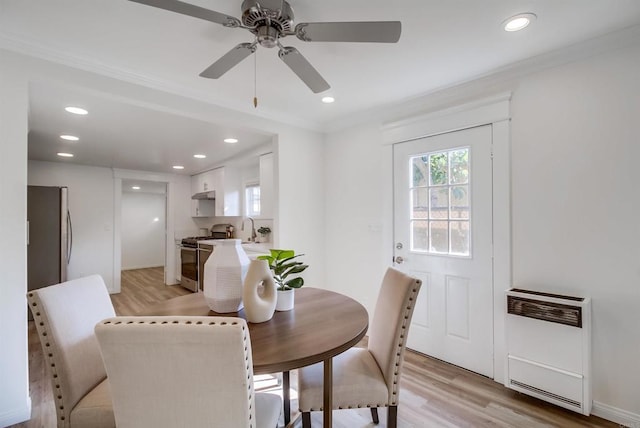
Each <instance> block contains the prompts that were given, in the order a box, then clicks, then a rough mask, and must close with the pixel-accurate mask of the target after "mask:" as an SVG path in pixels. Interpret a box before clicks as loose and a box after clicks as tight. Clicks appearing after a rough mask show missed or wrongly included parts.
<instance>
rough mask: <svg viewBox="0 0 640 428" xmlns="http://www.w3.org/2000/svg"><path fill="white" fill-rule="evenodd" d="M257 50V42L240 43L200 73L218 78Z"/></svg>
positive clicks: (203, 75) (209, 77)
mask: <svg viewBox="0 0 640 428" xmlns="http://www.w3.org/2000/svg"><path fill="white" fill-rule="evenodd" d="M255 51H256V44H255V43H240V44H239V45H238V46H236V47H234V48H233V49H231V50H230V51H229V52H227V53H226V54H224V55H223V56H222V58H220V59H219V60H217V61H216V62H214V63H213V64H211V65H210V66H209V67H208V68H207V69H206V70H204V71H203V72H202V73H200V77H206V78H208V79H217V78H218V77H220V76H222V75H223V74H224V73H226V72H227V71H229V70H231V69H232V68H233V67H235V66H236V65H238V64H239V63H240V61H242V60H243V59H245V58H246V57H248V56H249V55H251V54H252V53H254V52H255Z"/></svg>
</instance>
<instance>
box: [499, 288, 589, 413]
mask: <svg viewBox="0 0 640 428" xmlns="http://www.w3.org/2000/svg"><path fill="white" fill-rule="evenodd" d="M506 333H507V362H506V364H507V376H506V380H505V386H506V387H508V388H511V389H514V390H516V391H519V392H522V393H524V394H528V395H531V396H534V397H537V398H539V399H541V400H545V401H548V402H550V403H553V404H556V405H558V406H562V407H565V408H567V409H570V410H573V411H576V412H579V413H582V414H585V415H588V414H589V413H590V412H591V299H589V298H582V297H570V296H560V295H556V294H548V293H540V292H536V291H529V290H521V289H517V288H513V289H511V290H508V291H507V314H506Z"/></svg>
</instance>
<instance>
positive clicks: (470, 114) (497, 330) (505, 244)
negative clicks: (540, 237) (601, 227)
mask: <svg viewBox="0 0 640 428" xmlns="http://www.w3.org/2000/svg"><path fill="white" fill-rule="evenodd" d="M510 100H511V93H502V94H498V95H496V96H493V97H489V98H483V99H480V100H477V101H474V102H471V103H467V104H464V105H460V106H455V107H451V108H447V109H443V110H439V111H434V112H429V113H426V114H423V115H419V116H414V117H410V118H405V119H401V120H398V121H395V122H389V123H385V124H384V125H383V126H382V137H383V138H382V143H383V145H384V146H385V147H384V148H383V150H384V153H385V156H386V159H388V161H387V162H385V165H384V169H385V171H384V174H385V177H387V179H386V180H385V189H384V195H385V201H384V202H385V203H384V206H385V207H386V208H385V210H386V211H385V213H384V219H385V223H384V244H385V249H384V256H385V260H387V261H388V263H389V264H391V261H392V257H393V224H394V221H393V201H394V198H393V184H392V183H393V144H396V143H402V142H406V141H410V140H415V139H418V138H424V137H430V136H433V135H437V134H441V133H444V132H451V131H457V130H460V129H466V128H471V127H474V126H479V125H492V130H493V131H492V132H493V152H492V157H493V170H492V181H493V278H494V282H493V303H494V307H493V319H494V323H493V367H494V370H493V372H494V380H495V381H496V382H499V383H503V382H504V377H505V363H504V361H505V360H506V358H505V328H504V308H505V305H506V301H505V293H504V291H505V290H506V289H508V288H510V287H511V168H510V166H511V156H510V118H511V114H510Z"/></svg>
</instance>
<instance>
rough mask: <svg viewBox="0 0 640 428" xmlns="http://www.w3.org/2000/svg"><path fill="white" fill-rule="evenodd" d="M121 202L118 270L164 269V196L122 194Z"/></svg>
mask: <svg viewBox="0 0 640 428" xmlns="http://www.w3.org/2000/svg"><path fill="white" fill-rule="evenodd" d="M121 202H122V205H121V209H122V226H121V227H122V229H121V230H122V235H121V236H122V241H121V242H122V269H125V270H126V269H142V268H148V267H156V266H164V263H165V262H164V259H165V239H164V236H165V220H166V219H165V211H166V196H165V195H164V194H158V193H132V192H123V193H122V201H121ZM170 244H171V245H173V242H170Z"/></svg>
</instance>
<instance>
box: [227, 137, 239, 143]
mask: <svg viewBox="0 0 640 428" xmlns="http://www.w3.org/2000/svg"><path fill="white" fill-rule="evenodd" d="M224 142H225V143H229V144H235V143H237V142H238V140H237V139H236V138H225V139H224Z"/></svg>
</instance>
